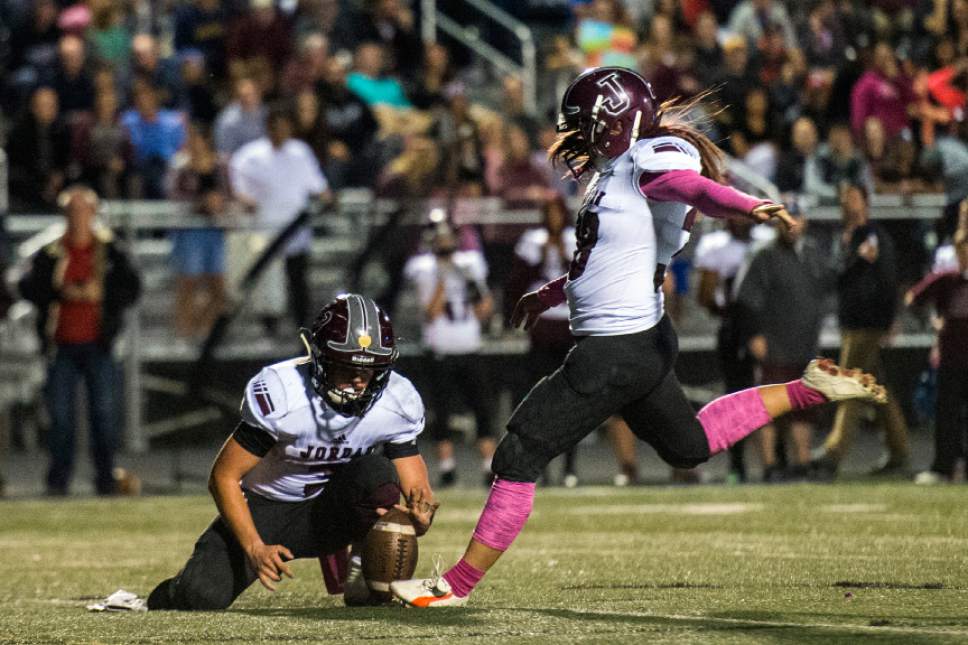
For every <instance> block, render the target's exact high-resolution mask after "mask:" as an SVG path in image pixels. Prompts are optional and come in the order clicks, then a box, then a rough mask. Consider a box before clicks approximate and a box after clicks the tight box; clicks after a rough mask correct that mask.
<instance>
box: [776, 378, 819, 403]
mask: <svg viewBox="0 0 968 645" xmlns="http://www.w3.org/2000/svg"><path fill="white" fill-rule="evenodd" d="M786 391H787V396H788V397H790V405H792V406H793V409H794V410H803V409H804V408H812V407H813V406H815V405H820V404H822V403H826V402H827V397H825V396H824V395H823V394H821V393H820V392H818V391H817V390H815V389H813V388H812V387H807V386H806V385H804V384H803V381H801V380H800V379H797V380H795V381H790V382H789V383H787V384H786Z"/></svg>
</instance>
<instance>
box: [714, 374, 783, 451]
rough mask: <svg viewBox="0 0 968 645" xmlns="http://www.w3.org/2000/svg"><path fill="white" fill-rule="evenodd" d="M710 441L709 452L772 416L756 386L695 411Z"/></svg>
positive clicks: (719, 449)
mask: <svg viewBox="0 0 968 645" xmlns="http://www.w3.org/2000/svg"><path fill="white" fill-rule="evenodd" d="M696 418H697V419H699V423H701V424H702V429H703V430H705V431H706V440H707V441H709V453H710V454H712V455H715V454H716V453H719V452H722V451H723V450H726V449H727V448H729V447H730V446H732V445H733V444H734V443H736V442H737V441H739V440H740V439H742V438H743V437H745V436H746V435H748V434H750V433H751V432H753V431H754V430H758V429H759V428H762V427H763V426H765V425H766V424H767V423H769V422H770V421H771V420H772V419H771V418H770V415H769V413H767V411H766V406H764V405H763V399H762V398H760V393H759V392H757V391H756V388H755V387H752V388H749V389H748V390H741V391H739V392H734V393H733V394H727V395H726V396H721V397H719V398H718V399H716V400H715V401H712V402H710V403H708V404H707V405H706V406H705V407H704V408H703V409H702V410H700V411H699V414H697V415H696Z"/></svg>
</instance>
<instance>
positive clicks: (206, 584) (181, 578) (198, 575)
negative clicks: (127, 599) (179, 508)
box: [148, 455, 400, 610]
mask: <svg viewBox="0 0 968 645" xmlns="http://www.w3.org/2000/svg"><path fill="white" fill-rule="evenodd" d="M245 497H246V500H247V501H248V504H249V511H250V512H251V513H252V519H253V520H254V522H255V526H256V529H257V530H258V531H259V535H260V536H262V541H263V542H265V543H266V544H282V545H283V546H285V547H287V548H288V549H289V550H290V551H292V554H293V555H294V556H295V557H297V558H312V557H317V556H320V555H326V554H329V553H334V552H336V551H337V550H339V549H342V548H346V546H347V545H349V544H350V543H351V542H355V541H357V540H361V539H363V537H365V536H366V533H367V532H368V531H369V530H370V527H371V526H373V524H374V523H375V522H376V519H377V517H378V515H377V512H376V509H378V508H390V507H391V506H393V505H394V504H396V503H397V501H398V500H399V499H400V483H399V479H398V478H397V472H396V468H395V467H394V466H393V464H392V463H391V462H390V460H388V459H387V458H385V457H383V456H381V455H367V456H364V457H360V458H359V459H355V460H353V461H351V462H349V463H347V464H344V465H342V466H341V467H340V468H339V469H338V470H337V471H336V472H335V473H334V475H333V478H332V479H331V480H330V481H329V482H328V483H327V484H326V488H324V489H323V492H322V493H321V494H320V495H318V496H317V497H314V498H312V499H309V500H306V501H304V502H278V501H275V500H271V499H267V498H265V497H261V496H259V495H256V494H254V493H252V492H250V491H247V492H246V493H245ZM257 578H258V576H257V575H256V572H255V571H254V570H253V569H252V567H251V566H250V565H249V562H248V559H247V558H246V556H245V553H244V552H243V551H242V547H241V546H240V545H239V543H238V541H237V540H236V539H235V536H234V535H232V531H231V530H230V529H229V527H228V525H226V524H225V522H224V521H223V520H222V518H221V516H220V517H217V518H215V521H214V522H212V524H211V526H209V527H208V529H207V530H206V531H205V532H204V533H202V535H201V537H200V538H198V541H197V542H196V543H195V550H194V552H192V555H191V557H190V558H189V559H188V562H187V563H186V564H185V567H184V568H183V569H182V570H181V571H180V572H178V574H177V575H176V576H175V577H174V578H169V579H168V580H165V581H164V582H162V583H161V584H159V585H158V586H157V587H155V590H154V591H152V592H151V595H150V596H149V597H148V609H151V610H155V609H181V610H192V609H196V610H213V609H225V608H226V607H228V606H229V605H231V604H232V602H233V601H234V600H235V599H236V598H238V597H239V595H240V594H241V593H242V592H243V591H245V590H246V588H248V586H249V585H251V584H252V583H253V582H254V581H255V580H256V579H257Z"/></svg>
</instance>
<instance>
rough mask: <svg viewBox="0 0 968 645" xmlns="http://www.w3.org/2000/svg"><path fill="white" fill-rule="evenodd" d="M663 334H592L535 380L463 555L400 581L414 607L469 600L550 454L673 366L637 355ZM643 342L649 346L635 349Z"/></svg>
mask: <svg viewBox="0 0 968 645" xmlns="http://www.w3.org/2000/svg"><path fill="white" fill-rule="evenodd" d="M658 334H659V331H656V332H651V331H650V332H649V333H646V334H642V335H636V336H633V337H625V338H612V337H587V338H585V339H583V340H581V341H580V342H579V343H578V344H577V345H576V347H575V348H574V349H573V350H572V352H571V353H570V354H569V355H568V357H567V358H566V360H565V364H564V365H563V366H562V367H561V368H560V369H559V370H557V371H556V372H555V373H554V374H552V375H551V376H550V377H548V378H545V379H542V380H541V381H540V382H539V383H538V384H537V385H535V387H534V388H533V389H532V390H531V392H530V393H529V394H528V395H527V396H526V397H525V399H524V400H523V401H522V402H521V404H520V405H519V406H518V408H517V409H516V410H515V411H514V414H513V415H512V416H511V419H510V421H508V433H507V434H506V435H505V437H504V439H503V440H502V441H501V444H500V445H499V446H498V448H497V452H495V454H494V463H493V468H494V473H495V474H496V475H497V479H496V480H495V481H494V484H493V485H492V486H491V492H490V495H489V497H488V500H487V503H486V504H485V506H484V510H483V512H482V513H481V517H480V520H478V523H477V528H476V529H475V530H474V535H473V537H472V539H471V541H470V544H469V545H468V547H467V550H466V551H465V552H464V557H463V558H461V560H460V561H459V562H458V563H457V564H456V565H455V566H454V567H452V568H451V569H449V570H448V571H447V572H446V573H444V574H443V576H437V575H435V576H433V577H432V578H430V579H427V580H407V581H398V582H394V583H393V584H391V585H390V589H391V590H392V591H393V593H394V595H395V596H396V597H397V598H399V599H401V600H403V601H404V602H406V603H407V604H409V605H411V606H415V607H446V606H459V605H463V604H465V603H466V601H467V596H468V595H469V594H470V592H471V591H472V590H473V589H474V587H475V586H476V585H477V583H478V582H480V580H481V578H483V576H484V574H485V572H486V571H487V570H488V569H490V568H491V567H492V566H493V565H494V563H496V562H497V561H498V559H499V558H500V557H501V555H502V554H503V553H504V551H506V550H507V549H508V547H510V546H511V543H512V542H513V541H514V539H515V537H517V535H518V533H520V532H521V530H522V529H523V528H524V525H525V523H526V522H527V520H528V516H529V515H530V514H531V508H532V505H533V502H534V492H535V482H536V481H537V480H538V478H539V477H540V476H541V474H542V472H543V470H544V468H545V466H547V464H548V462H549V461H551V460H552V459H553V458H555V457H556V456H558V455H560V454H561V453H563V452H565V451H567V450H569V449H570V448H573V447H574V446H575V445H576V444H577V443H578V442H579V441H581V439H582V438H584V437H585V435H587V434H588V433H589V432H591V431H592V430H594V429H595V428H596V427H598V426H599V425H600V424H601V423H603V422H604V421H605V420H606V419H607V418H608V417H609V416H610V415H611V414H612V413H614V412H615V411H616V410H618V409H621V407H622V406H623V405H625V403H627V402H628V401H630V400H634V399H635V398H638V397H639V396H642V395H643V394H644V393H645V392H648V391H650V390H652V389H653V388H654V387H655V384H656V383H658V381H659V380H660V379H661V378H662V376H663V374H664V371H665V370H668V367H669V365H670V364H671V362H672V359H669V360H667V361H661V360H655V361H651V362H646V365H647V367H646V368H643V365H642V362H641V361H640V360H636V358H637V357H638V358H641V357H642V356H643V355H645V356H648V355H650V353H651V351H654V350H652V349H651V347H648V344H652V345H653V346H654V344H655V343H656V338H657V337H658ZM639 343H641V344H644V345H647V347H646V348H642V351H635V349H636V347H635V345H636V344H639ZM630 345H631V347H630ZM650 350H651V351H650Z"/></svg>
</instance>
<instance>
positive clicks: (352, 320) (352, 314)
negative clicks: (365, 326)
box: [326, 294, 365, 352]
mask: <svg viewBox="0 0 968 645" xmlns="http://www.w3.org/2000/svg"><path fill="white" fill-rule="evenodd" d="M364 320H365V317H364V314H363V305H362V303H361V302H360V297H359V296H358V295H356V294H350V295H349V296H347V298H346V338H344V339H343V342H342V343H337V342H335V341H332V340H331V341H328V342H327V343H326V344H327V345H328V346H329V347H330V348H331V349H335V350H336V351H338V352H352V351H355V350H356V349H358V346H357V344H356V343H354V342H352V338H353V331H354V330H356V329H359V328H360V325H361V323H362V322H363V321H364Z"/></svg>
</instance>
